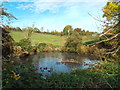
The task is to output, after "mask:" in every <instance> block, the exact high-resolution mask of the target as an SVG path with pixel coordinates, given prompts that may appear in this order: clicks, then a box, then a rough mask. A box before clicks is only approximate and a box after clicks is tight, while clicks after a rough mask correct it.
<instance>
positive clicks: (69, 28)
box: [5, 25, 98, 36]
mask: <svg viewBox="0 0 120 90" xmlns="http://www.w3.org/2000/svg"><path fill="white" fill-rule="evenodd" d="M5 27H6V28H9V29H11V30H13V31H24V30H26V28H20V27H15V28H11V27H9V26H5ZM30 28H31V29H32V31H33V32H35V33H43V34H52V35H59V36H64V35H71V34H72V33H73V32H78V33H79V34H80V35H96V34H98V33H97V32H89V31H86V30H84V29H81V28H75V29H73V28H72V26H71V25H66V26H65V27H64V29H63V31H61V32H58V31H57V30H54V31H51V32H50V31H49V30H47V31H43V27H42V28H41V29H39V28H37V27H30Z"/></svg>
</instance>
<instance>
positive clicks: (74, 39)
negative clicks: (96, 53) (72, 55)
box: [65, 32, 82, 52]
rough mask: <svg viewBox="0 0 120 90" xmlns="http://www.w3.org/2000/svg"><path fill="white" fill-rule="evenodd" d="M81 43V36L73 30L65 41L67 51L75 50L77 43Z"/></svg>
mask: <svg viewBox="0 0 120 90" xmlns="http://www.w3.org/2000/svg"><path fill="white" fill-rule="evenodd" d="M81 43H82V37H81V36H80V34H79V33H78V32H73V33H72V34H71V35H70V36H69V37H68V39H67V42H66V43H65V48H66V50H67V51H71V52H76V50H77V47H78V45H80V44H81Z"/></svg>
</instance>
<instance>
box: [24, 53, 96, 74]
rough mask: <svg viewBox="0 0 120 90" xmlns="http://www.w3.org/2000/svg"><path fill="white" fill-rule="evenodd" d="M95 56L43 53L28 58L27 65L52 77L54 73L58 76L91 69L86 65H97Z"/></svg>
mask: <svg viewBox="0 0 120 90" xmlns="http://www.w3.org/2000/svg"><path fill="white" fill-rule="evenodd" d="M68 60H69V61H71V60H72V61H77V62H79V63H62V61H68ZM96 62H97V61H96V60H95V58H94V56H93V57H89V56H83V55H79V54H76V53H66V52H64V53H62V52H41V53H39V54H37V55H32V56H30V57H28V58H27V62H25V63H27V64H29V65H30V64H33V65H35V66H36V67H37V69H38V73H42V74H43V75H51V73H52V72H53V71H54V72H56V73H57V74H60V73H69V72H71V70H74V69H85V68H89V67H91V66H90V65H86V63H96Z"/></svg>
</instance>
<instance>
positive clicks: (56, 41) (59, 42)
mask: <svg viewBox="0 0 120 90" xmlns="http://www.w3.org/2000/svg"><path fill="white" fill-rule="evenodd" d="M10 35H11V36H12V37H13V39H14V40H15V41H16V42H19V41H20V40H21V39H23V38H25V34H24V32H17V31H11V33H10ZM65 40H66V37H65V36H56V35H49V34H41V33H33V34H32V36H31V41H32V45H35V44H38V43H48V44H53V45H54V46H55V47H60V46H63V45H64V43H65Z"/></svg>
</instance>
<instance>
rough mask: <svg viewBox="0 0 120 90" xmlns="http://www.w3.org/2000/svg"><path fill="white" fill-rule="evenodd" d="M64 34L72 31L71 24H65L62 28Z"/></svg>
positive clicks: (69, 33)
mask: <svg viewBox="0 0 120 90" xmlns="http://www.w3.org/2000/svg"><path fill="white" fill-rule="evenodd" d="M63 32H64V35H71V34H72V32H73V28H72V26H71V25H66V26H65V27H64V29H63Z"/></svg>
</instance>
